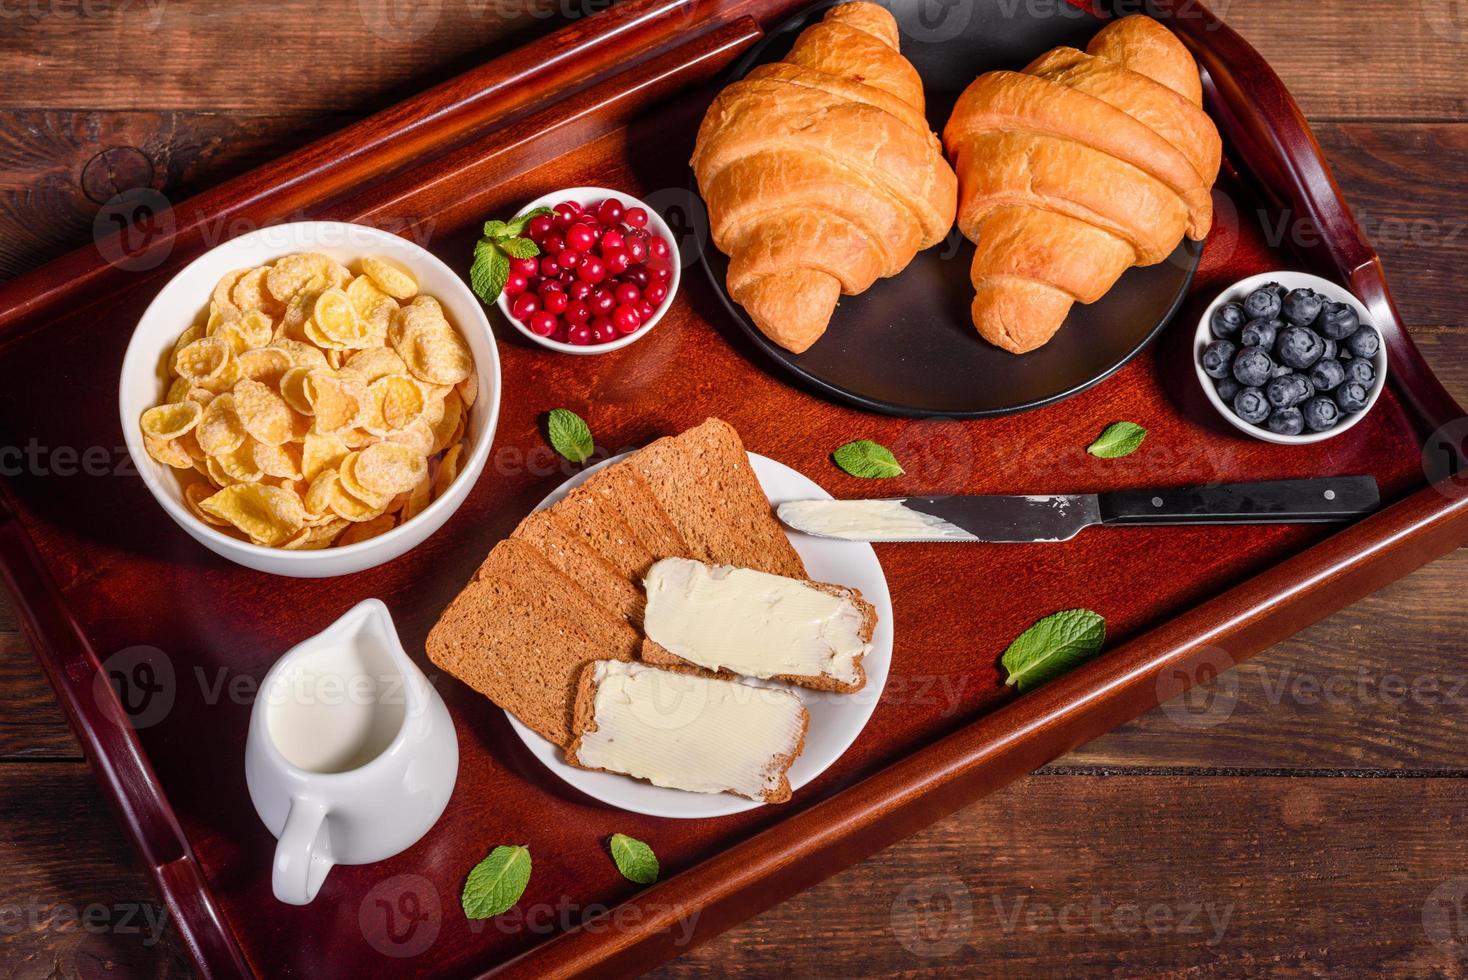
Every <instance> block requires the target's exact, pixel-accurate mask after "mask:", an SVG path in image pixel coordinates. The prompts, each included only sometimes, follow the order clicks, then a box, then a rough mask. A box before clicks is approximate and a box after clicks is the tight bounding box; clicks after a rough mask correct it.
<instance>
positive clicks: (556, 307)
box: [540, 290, 571, 313]
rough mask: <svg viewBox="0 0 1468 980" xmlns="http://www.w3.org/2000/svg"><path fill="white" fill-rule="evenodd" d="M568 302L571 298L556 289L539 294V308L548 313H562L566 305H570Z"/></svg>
mask: <svg viewBox="0 0 1468 980" xmlns="http://www.w3.org/2000/svg"><path fill="white" fill-rule="evenodd" d="M570 302H571V300H570V299H568V298H567V297H566V294H565V293H563V292H561V291H560V290H556V291H555V292H553V293H541V294H540V306H541V309H543V310H545V311H546V312H548V313H564V312H566V307H567V306H568V305H570Z"/></svg>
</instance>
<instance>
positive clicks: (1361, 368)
mask: <svg viewBox="0 0 1468 980" xmlns="http://www.w3.org/2000/svg"><path fill="white" fill-rule="evenodd" d="M1346 380H1347V381H1354V382H1356V383H1357V384H1358V385H1365V386H1366V387H1367V388H1370V387H1371V386H1372V385H1373V384H1375V383H1376V368H1374V367H1372V366H1371V362H1370V361H1368V360H1364V359H1363V358H1359V357H1358V358H1356V359H1355V360H1354V361H1347V362H1346Z"/></svg>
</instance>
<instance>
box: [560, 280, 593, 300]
mask: <svg viewBox="0 0 1468 980" xmlns="http://www.w3.org/2000/svg"><path fill="white" fill-rule="evenodd" d="M595 288H596V287H595V286H593V285H592V284H591V283H589V282H583V281H582V280H580V279H577V280H576V281H575V282H573V283H569V284H568V285H567V286H566V295H567V296H569V297H571V298H572V299H585V298H586V297H588V296H590V295H591V291H592V290H593V289H595Z"/></svg>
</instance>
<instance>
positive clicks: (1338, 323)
mask: <svg viewBox="0 0 1468 980" xmlns="http://www.w3.org/2000/svg"><path fill="white" fill-rule="evenodd" d="M1360 325H1361V321H1360V319H1359V318H1358V317H1357V316H1356V308H1355V307H1354V306H1352V305H1351V304H1349V303H1332V302H1328V301H1327V302H1326V303H1325V304H1324V305H1323V306H1321V308H1320V317H1319V319H1317V320H1316V321H1315V323H1314V327H1315V329H1316V330H1318V331H1320V334H1321V336H1323V337H1329V338H1330V339H1331V340H1344V339H1346V338H1347V337H1349V336H1350V335H1351V334H1353V333H1355V332H1356V328H1357V327H1359V326H1360Z"/></svg>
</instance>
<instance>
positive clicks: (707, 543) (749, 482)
mask: <svg viewBox="0 0 1468 980" xmlns="http://www.w3.org/2000/svg"><path fill="white" fill-rule="evenodd" d="M627 464H628V465H630V466H632V467H633V468H635V469H636V470H637V472H638V474H639V475H640V476H642V478H643V479H644V480H646V481H647V485H648V486H649V487H650V488H651V489H652V492H653V495H654V496H655V497H656V498H657V501H658V503H659V504H660V505H661V506H662V508H663V510H664V511H665V512H666V513H667V515H668V518H669V520H671V521H672V524H673V527H674V528H675V529H677V531H678V534H679V535H680V536H681V537H682V538H683V540H684V541H685V542H687V544H688V548H689V557H693V558H697V559H698V560H699V561H704V562H708V563H710V564H714V565H736V566H738V567H740V568H753V569H755V570H757V571H761V572H771V573H773V574H775V575H787V576H789V577H791V578H800V579H803V578H805V577H806V573H805V565H804V564H803V563H802V562H801V560H800V556H799V555H798V554H796V553H795V549H794V548H793V547H791V545H790V541H789V539H788V538H786V537H785V532H784V531H783V530H781V528H780V523H779V521H777V520H776V519H775V516H774V514H773V513H772V512H771V510H770V501H769V498H768V497H767V496H766V495H765V492H764V489H763V488H762V487H761V486H760V483H759V479H758V478H757V477H756V476H755V474H754V469H753V468H752V467H751V466H750V465H749V456H748V455H747V454H746V453H745V451H744V443H743V442H742V441H741V440H740V438H739V433H737V432H735V431H734V427H733V426H731V425H730V424H729V423H727V422H724V421H722V420H721V419H709V420H707V421H706V422H704V423H703V424H702V425H699V426H696V427H694V428H692V429H689V430H688V431H686V432H684V433H682V434H681V435H676V436H667V437H665V438H662V439H659V440H657V441H656V442H654V443H652V444H651V445H649V446H647V447H645V448H643V449H640V450H638V451H637V452H636V453H633V454H632V456H631V457H629V458H628V460H627Z"/></svg>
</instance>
